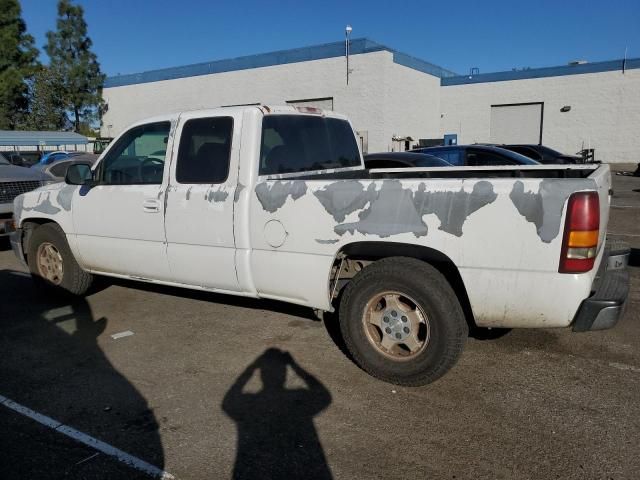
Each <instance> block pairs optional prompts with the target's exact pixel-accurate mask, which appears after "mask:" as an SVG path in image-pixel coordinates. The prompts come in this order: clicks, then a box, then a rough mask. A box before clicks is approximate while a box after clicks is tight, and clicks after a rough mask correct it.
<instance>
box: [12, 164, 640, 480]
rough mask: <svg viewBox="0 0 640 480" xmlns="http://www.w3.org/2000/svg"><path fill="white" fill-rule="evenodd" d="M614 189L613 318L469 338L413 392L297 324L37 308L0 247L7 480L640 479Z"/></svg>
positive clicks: (639, 296) (638, 391)
mask: <svg viewBox="0 0 640 480" xmlns="http://www.w3.org/2000/svg"><path fill="white" fill-rule="evenodd" d="M614 189H615V195H614V197H613V206H612V210H611V221H610V226H609V235H610V236H614V237H616V238H620V239H622V240H624V241H626V242H628V243H629V244H631V246H632V247H633V248H634V249H635V250H634V260H633V261H634V263H635V265H636V266H633V267H630V271H631V282H632V285H631V294H630V300H629V304H628V308H627V310H626V314H625V317H624V318H623V319H622V321H621V322H620V323H619V324H618V325H617V326H616V327H615V328H614V329H612V330H608V331H603V332H588V333H580V334H577V333H572V332H571V331H570V329H555V330H551V329H549V330H513V331H511V332H509V333H507V334H506V335H504V336H502V337H500V338H497V339H493V340H480V339H476V338H469V340H468V342H467V345H466V349H465V352H464V354H463V355H462V358H461V360H460V361H459V363H458V364H457V365H456V367H454V369H453V370H451V371H450V372H449V373H448V374H447V375H445V376H444V377H443V378H442V379H440V380H439V381H437V382H436V383H434V384H432V385H429V386H426V387H420V388H405V387H397V386H393V385H389V384H386V383H383V382H380V381H378V380H376V379H373V378H371V377H370V376H368V375H366V374H365V373H364V372H362V371H361V370H360V369H359V368H358V367H356V366H355V365H354V364H353V363H352V362H351V361H350V360H349V359H348V358H347V357H346V356H345V355H344V354H343V352H342V350H341V346H340V340H339V338H338V337H337V336H336V329H335V324H334V323H333V320H332V319H327V320H325V321H320V320H318V319H317V318H316V317H315V316H314V315H313V313H312V312H311V311H310V310H308V309H305V308H301V307H297V306H291V305H287V304H284V303H278V302H269V301H256V300H247V299H241V298H234V297H226V296H221V295H215V294H209V293H203V292H193V291H189V290H182V289H177V288H167V287H160V286H154V285H147V284H140V283H134V282H127V281H111V280H104V281H100V282H98V285H97V286H96V287H95V288H94V290H93V291H92V292H91V294H90V295H88V296H87V297H86V298H82V299H78V298H67V297H59V298H46V297H43V296H41V295H39V294H38V293H37V292H36V291H35V290H34V289H33V288H32V284H31V280H30V278H29V276H28V275H26V273H25V270H24V269H23V268H22V267H21V266H20V265H19V263H18V262H17V260H16V259H15V258H14V256H13V253H12V252H11V251H10V250H8V243H7V242H4V243H1V244H0V294H1V297H0V298H1V301H0V397H2V398H5V399H10V400H11V401H13V402H15V404H12V405H18V406H19V407H16V408H18V410H20V409H21V408H22V411H21V412H19V411H16V410H15V409H11V408H8V407H7V405H5V404H0V478H3V479H14V478H15V479H26V478H38V479H48V478H65V479H66V478H73V479H76V478H78V479H80V478H82V479H84V478H91V479H93V478H96V479H103V478H104V479H130V478H150V477H149V475H148V472H147V473H145V472H144V471H143V470H141V469H139V468H138V469H136V468H134V466H131V465H132V464H131V463H129V464H127V462H125V461H124V460H123V458H128V459H134V463H135V462H139V463H138V464H137V465H138V467H139V466H140V464H141V463H140V462H144V463H145V464H147V465H150V466H153V467H154V468H156V469H158V470H157V471H164V472H166V475H167V478H170V476H173V477H175V478H178V479H219V478H221V479H224V478H233V477H235V478H336V479H338V478H339V479H372V478H384V479H406V478H420V479H422V478H429V479H440V478H442V479H478V478H487V479H502V478H504V479H514V478H515V479H540V478H562V479H567V478H576V479H585V478H588V479H610V478H611V479H636V478H639V477H640V473H639V472H640V399H639V396H640V313H639V312H640V308H639V307H640V267H638V265H640V261H639V259H638V252H639V251H640V178H637V177H629V176H618V175H615V176H614ZM123 332H124V335H121V336H119V335H117V334H123ZM112 335H116V338H113V337H112ZM263 385H264V388H262V387H263ZM0 403H2V402H0ZM25 408H28V409H29V411H28V413H29V412H30V413H29V415H26V414H25V410H24V409H25ZM42 416H46V417H48V418H50V419H53V420H55V421H56V425H58V422H59V424H60V426H57V427H55V428H53V427H52V426H46V425H43V424H42V423H41V422H40V423H39V421H38V419H40V420H41V421H42V418H44V417H42ZM69 432H76V433H74V434H71V433H69ZM79 434H82V435H85V436H84V437H82V438H81V439H79ZM74 435H75V437H74ZM82 439H84V440H85V443H82V441H81V440H82ZM94 440H95V441H101V442H103V444H101V445H103V447H104V445H106V446H107V447H110V448H117V449H118V450H119V451H120V452H122V453H124V454H126V455H127V456H126V457H122V456H121V457H120V459H118V457H117V455H116V456H111V455H107V454H106V453H104V451H101V450H100V449H96V448H94V447H92V446H91V442H93V441H94ZM87 443H88V444H89V445H87ZM107 447H104V448H107Z"/></svg>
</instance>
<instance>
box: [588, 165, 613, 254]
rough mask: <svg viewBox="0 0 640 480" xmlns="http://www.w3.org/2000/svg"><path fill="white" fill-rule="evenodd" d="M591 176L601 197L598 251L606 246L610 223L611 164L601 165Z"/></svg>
mask: <svg viewBox="0 0 640 480" xmlns="http://www.w3.org/2000/svg"><path fill="white" fill-rule="evenodd" d="M589 178H590V179H591V180H593V181H595V182H596V188H597V190H598V197H599V198H600V236H599V238H598V251H600V249H601V248H602V247H603V246H604V242H605V237H606V234H607V225H608V224H609V204H610V203H611V170H610V168H609V165H606V164H603V165H600V166H599V167H598V168H597V169H596V170H595V171H594V172H593V173H592V174H591V175H589Z"/></svg>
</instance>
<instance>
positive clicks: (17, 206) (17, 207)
mask: <svg viewBox="0 0 640 480" xmlns="http://www.w3.org/2000/svg"><path fill="white" fill-rule="evenodd" d="M23 204H24V196H22V195H18V196H17V197H16V198H15V199H14V200H13V216H14V218H15V219H16V220H20V217H21V216H22V210H23V208H22V206H23Z"/></svg>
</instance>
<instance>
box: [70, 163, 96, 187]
mask: <svg viewBox="0 0 640 480" xmlns="http://www.w3.org/2000/svg"><path fill="white" fill-rule="evenodd" d="M64 181H65V183H67V184H69V185H93V184H94V182H93V174H92V173H91V167H90V166H89V165H86V164H84V163H74V164H72V165H69V166H68V167H67V174H66V176H65V177H64Z"/></svg>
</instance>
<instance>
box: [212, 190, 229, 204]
mask: <svg viewBox="0 0 640 480" xmlns="http://www.w3.org/2000/svg"><path fill="white" fill-rule="evenodd" d="M228 196H229V192H225V191H224V190H221V189H219V190H210V191H209V193H208V194H207V201H208V202H214V203H217V202H224V201H225V200H226V199H227V197H228Z"/></svg>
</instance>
